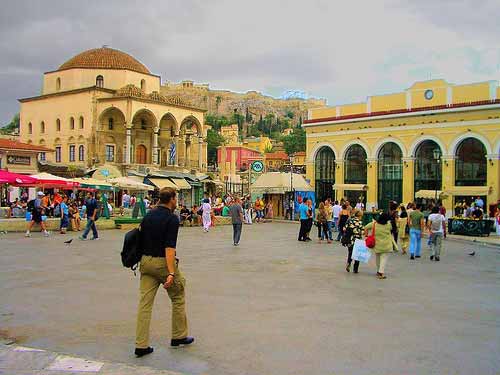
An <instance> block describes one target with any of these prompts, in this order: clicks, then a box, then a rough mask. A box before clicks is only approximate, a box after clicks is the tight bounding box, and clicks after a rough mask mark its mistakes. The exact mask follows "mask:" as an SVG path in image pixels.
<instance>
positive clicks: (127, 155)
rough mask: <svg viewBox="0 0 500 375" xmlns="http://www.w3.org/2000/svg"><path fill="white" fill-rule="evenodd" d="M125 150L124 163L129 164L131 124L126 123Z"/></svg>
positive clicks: (130, 157)
mask: <svg viewBox="0 0 500 375" xmlns="http://www.w3.org/2000/svg"><path fill="white" fill-rule="evenodd" d="M125 132H126V135H127V152H126V153H125V164H130V163H131V160H132V150H131V148H132V125H126V130H125Z"/></svg>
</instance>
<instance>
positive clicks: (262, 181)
mask: <svg viewBox="0 0 500 375" xmlns="http://www.w3.org/2000/svg"><path fill="white" fill-rule="evenodd" d="M291 179H292V181H290V173H284V172H267V173H263V174H261V175H260V176H259V177H258V178H257V180H256V181H255V182H254V183H253V184H252V187H251V190H252V192H253V193H259V194H264V193H267V194H285V193H286V192H287V191H290V189H293V190H295V191H314V190H313V189H312V187H311V185H309V184H308V183H307V181H306V180H305V179H304V177H302V175H300V174H297V173H294V174H293V175H292V178H291Z"/></svg>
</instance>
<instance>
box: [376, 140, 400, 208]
mask: <svg viewBox="0 0 500 375" xmlns="http://www.w3.org/2000/svg"><path fill="white" fill-rule="evenodd" d="M402 156H403V153H402V152H401V149H400V148H399V146H398V145H397V144H395V143H394V142H387V143H386V144H384V146H382V148H381V149H380V151H379V153H378V208H379V209H387V208H388V207H389V202H390V201H396V202H398V203H401V201H402V199H403V163H402Z"/></svg>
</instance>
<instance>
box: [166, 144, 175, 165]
mask: <svg viewBox="0 0 500 375" xmlns="http://www.w3.org/2000/svg"><path fill="white" fill-rule="evenodd" d="M175 149H176V147H175V143H171V144H170V147H169V150H168V153H169V155H170V160H171V161H174V160H175V153H176V150H175Z"/></svg>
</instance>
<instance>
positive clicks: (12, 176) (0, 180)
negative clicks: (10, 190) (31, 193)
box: [0, 170, 38, 186]
mask: <svg viewBox="0 0 500 375" xmlns="http://www.w3.org/2000/svg"><path fill="white" fill-rule="evenodd" d="M0 184H9V185H14V186H34V185H37V184H38V180H37V179H36V178H33V177H30V176H25V175H23V174H18V173H12V172H8V171H2V170H0Z"/></svg>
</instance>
